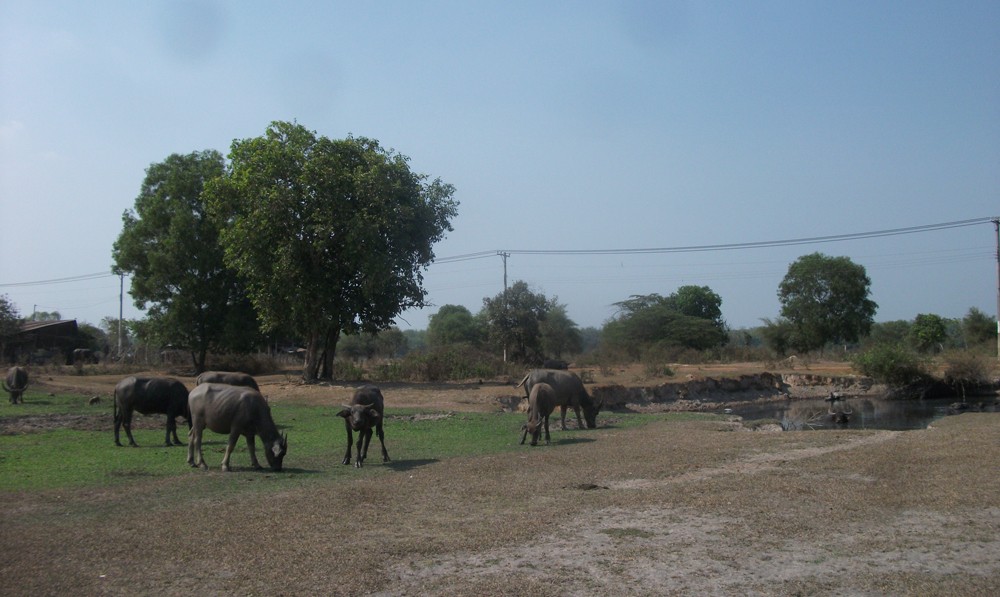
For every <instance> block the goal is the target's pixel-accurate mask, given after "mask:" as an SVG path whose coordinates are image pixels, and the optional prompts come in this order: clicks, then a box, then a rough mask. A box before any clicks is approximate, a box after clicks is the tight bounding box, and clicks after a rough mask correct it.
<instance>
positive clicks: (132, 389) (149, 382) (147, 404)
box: [114, 377, 191, 446]
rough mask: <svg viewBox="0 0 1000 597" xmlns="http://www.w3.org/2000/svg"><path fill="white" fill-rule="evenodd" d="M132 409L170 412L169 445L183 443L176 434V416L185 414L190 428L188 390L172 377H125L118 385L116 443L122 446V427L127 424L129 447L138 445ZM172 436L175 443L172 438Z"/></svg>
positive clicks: (143, 412)
mask: <svg viewBox="0 0 1000 597" xmlns="http://www.w3.org/2000/svg"><path fill="white" fill-rule="evenodd" d="M132 411H138V412H140V413H142V414H144V415H150V414H165V415H167V435H166V439H165V440H164V441H165V443H166V445H167V446H171V445H178V446H180V445H183V444H181V440H180V439H178V437H177V417H184V420H185V421H187V424H188V428H190V427H191V412H190V411H189V410H188V391H187V388H186V387H184V384H183V383H181V382H179V381H177V380H176V379H174V378H172V377H126V378H125V379H123V380H121V381H120V382H118V385H117V386H115V405H114V413H115V445H116V446H120V445H122V444H121V441H119V433H118V432H119V430H120V428H121V427H123V426H124V427H125V435H127V436H128V443H129V445H130V446H138V444H136V443H135V439H134V438H133V437H132ZM171 436H173V444H171V443H170V438H171Z"/></svg>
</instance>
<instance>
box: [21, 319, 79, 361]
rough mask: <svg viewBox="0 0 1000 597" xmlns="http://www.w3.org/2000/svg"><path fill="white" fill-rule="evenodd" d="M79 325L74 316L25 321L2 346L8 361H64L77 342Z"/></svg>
mask: <svg viewBox="0 0 1000 597" xmlns="http://www.w3.org/2000/svg"><path fill="white" fill-rule="evenodd" d="M78 331H79V328H78V327H77V325H76V320H75V319H64V320H60V321H25V322H22V323H21V329H20V330H19V331H18V332H17V333H16V334H14V336H12V337H11V338H9V339H8V340H7V341H6V342H5V343H4V347H3V353H4V354H3V360H4V361H6V362H8V363H32V364H34V363H48V362H52V361H56V362H58V363H66V362H68V358H69V356H70V355H71V354H72V353H73V349H74V348H76V344H77V332H78Z"/></svg>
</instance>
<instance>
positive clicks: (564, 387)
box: [514, 369, 603, 431]
mask: <svg viewBox="0 0 1000 597" xmlns="http://www.w3.org/2000/svg"><path fill="white" fill-rule="evenodd" d="M539 383H547V384H549V385H550V386H552V390H553V391H554V392H555V398H556V406H558V407H559V408H560V411H561V414H562V417H561V423H562V428H563V431H565V430H566V409H567V408H569V407H573V410H574V411H575V412H576V422H577V424H578V425H579V428H580V429H583V420H582V419H581V418H580V408H581V407H582V408H583V416H584V417H585V418H586V419H587V427H588V428H590V429H593V428H595V427H597V413H599V412H600V411H601V406H602V405H603V403H595V402H594V400H593V399H592V398H591V397H590V394H588V393H587V389H586V388H584V387H583V381H581V380H580V378H579V377H577V376H576V374H575V373H571V372H569V371H560V370H556V369H532V370H531V371H529V372H528V374H527V375H525V376H524V379H522V380H521V381H520V383H518V384H517V385H516V386H514V387H517V388H519V387H521V386H524V395H525V397H530V396H531V388H533V387H535V385H536V384H539Z"/></svg>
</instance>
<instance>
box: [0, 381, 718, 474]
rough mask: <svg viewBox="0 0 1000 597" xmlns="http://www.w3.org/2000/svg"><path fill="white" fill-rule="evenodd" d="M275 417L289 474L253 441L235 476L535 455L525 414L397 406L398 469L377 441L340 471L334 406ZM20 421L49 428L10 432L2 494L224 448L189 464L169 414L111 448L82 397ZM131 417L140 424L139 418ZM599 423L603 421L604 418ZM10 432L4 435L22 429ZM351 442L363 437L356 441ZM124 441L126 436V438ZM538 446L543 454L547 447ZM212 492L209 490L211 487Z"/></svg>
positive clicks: (215, 467)
mask: <svg viewBox="0 0 1000 597" xmlns="http://www.w3.org/2000/svg"><path fill="white" fill-rule="evenodd" d="M272 414H273V416H274V420H275V422H276V423H277V424H278V427H279V429H280V430H281V431H282V432H284V433H287V434H288V437H289V453H288V456H287V457H286V458H285V462H284V465H285V470H284V471H283V472H282V473H271V472H270V469H267V468H266V460H265V459H264V457H263V453H262V446H261V442H260V441H259V440H258V441H257V450H258V454H257V455H258V458H259V459H260V461H261V463H262V464H264V465H265V471H264V472H258V471H254V470H253V469H252V468H251V466H250V458H249V455H248V454H247V449H246V442H245V440H243V439H240V441H239V443H238V444H237V448H236V451H235V452H234V454H233V457H232V461H231V466H232V467H233V471H234V472H232V473H231V474H230V476H233V475H235V476H237V477H239V476H245V477H247V478H250V479H254V478H261V476H262V475H273V476H274V477H281V480H282V481H283V483H281V486H287V484H288V483H292V484H301V483H311V482H317V481H325V480H329V479H331V478H337V477H341V476H344V475H352V477H351V478H355V477H356V476H357V475H358V474H364V475H372V474H380V473H381V472H384V471H386V470H400V469H403V470H405V469H407V468H412V467H415V466H419V465H423V464H427V463H430V462H434V461H438V460H443V459H447V458H453V457H458V456H472V455H481V454H488V453H497V452H503V451H509V450H528V449H532V448H531V447H529V446H527V445H524V446H522V445H519V441H520V438H521V433H520V429H521V425H522V424H523V423H524V419H525V416H524V414H521V413H443V412H441V413H432V412H426V411H417V410H412V409H411V410H406V409H393V410H390V411H389V412H387V413H386V418H387V420H386V423H385V433H386V447H387V449H388V451H389V456H390V457H391V458H392V462H390V463H389V464H388V465H385V466H383V464H382V462H381V456H380V450H379V446H378V438H377V437H375V436H373V437H372V445H371V447H370V448H369V454H368V459H367V461H366V466H365V467H364V468H363V469H362V470H361V471H356V470H355V469H354V467H353V466H350V467H348V466H343V465H342V464H341V460H342V459H343V457H344V451H345V449H346V445H347V438H346V432H345V430H344V424H343V420H342V419H341V418H339V417H337V416H336V411H335V410H333V409H330V408H328V407H316V406H299V405H295V404H287V403H285V404H276V405H274V406H273V407H272ZM74 416H77V417H78V418H79V417H88V418H89V421H90V425H89V427H90V428H92V429H88V430H81V429H72V428H68V425H67V424H65V423H60V422H61V421H66V420H71V419H72V418H73V417H74ZM693 416H694V417H704V416H706V415H684V414H674V415H639V414H621V413H604V414H602V417H601V418H599V419H598V421H599V423H601V424H602V426H606V425H609V424H611V425H613V426H615V427H630V426H635V425H641V424H643V423H645V422H648V421H651V420H662V419H664V418H672V419H676V418H690V417H693ZM21 417H35V418H37V420H39V421H43V423H42V424H41V425H40V427H38V429H40V430H39V431H32V432H28V433H24V432H13V433H12V432H10V431H8V432H6V433H5V434H3V435H0V491H39V490H55V489H80V488H93V487H106V486H111V485H116V484H126V483H133V482H135V481H136V480H137V479H145V480H155V479H167V478H170V477H178V476H190V475H208V476H210V477H213V478H216V477H219V476H220V475H222V473H221V471H220V470H219V468H220V466H221V462H222V455H223V452H224V450H225V441H226V438H225V436H223V435H219V434H214V433H211V432H209V431H206V434H205V438H204V441H203V451H204V454H205V459H206V461H207V463H208V466H209V471H202V470H198V469H192V468H191V467H190V466H188V464H187V462H186V459H187V447H186V445H185V446H174V447H170V448H167V447H165V446H164V445H163V436H164V432H163V420H164V419H163V416H162V415H161V416H158V417H156V418H155V420H156V421H157V424H156V427H155V428H149V429H136V428H135V427H133V435H134V436H135V439H136V442H137V443H138V444H139V446H140V447H138V448H122V447H118V446H115V445H114V439H113V418H112V410H111V406H110V405H109V404H107V403H105V404H102V405H98V406H91V405H88V404H87V397H85V396H77V395H56V396H50V395H47V394H32V393H30V392H29V393H28V394H26V396H25V402H24V404H19V405H16V406H15V405H11V404H9V403H3V404H0V422H2V423H13V422H15V421H17V420H18V418H21ZM143 418H144V417H143V416H142V415H138V414H136V415H135V420H134V426H135V425H138V421H139V420H141V419H143ZM601 419H603V421H602V420H601ZM178 424H179V427H178V435H179V437H180V438H181V440H182V441H185V442H186V441H187V436H186V432H187V426H186V425H185V424H184V423H183V421H181V420H179V421H178ZM558 425H559V424H558V418H557V416H553V418H552V420H551V423H550V429H551V430H552V445H553V446H558V445H559V444H560V443H571V442H576V441H580V440H581V439H582V437H583V436H581V435H578V433H577V432H575V431H569V432H561V431H557V428H558ZM16 427H17V426H16V425H7V426H5V427H4V428H6V429H12V428H14V429H16ZM354 438H355V440H356V439H357V434H355V435H354ZM122 441H123V443H126V442H125V434H124V431H122ZM534 449H546V448H544V447H539V448H534ZM206 489H207V488H206Z"/></svg>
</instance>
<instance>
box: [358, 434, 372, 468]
mask: <svg viewBox="0 0 1000 597" xmlns="http://www.w3.org/2000/svg"><path fill="white" fill-rule="evenodd" d="M371 441H372V428H371V427H369V428H368V429H362V430H361V431H359V432H358V445H357V448H358V457H357V459H356V460H355V461H354V466H355V467H358V468H361V465H362V464H363V463H364V461H365V458H367V457H368V444H369V443H371Z"/></svg>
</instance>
